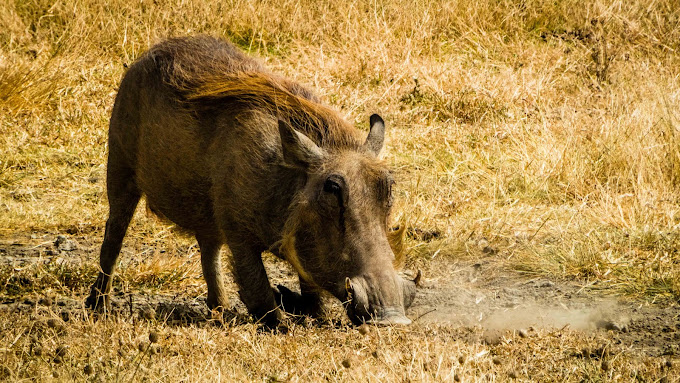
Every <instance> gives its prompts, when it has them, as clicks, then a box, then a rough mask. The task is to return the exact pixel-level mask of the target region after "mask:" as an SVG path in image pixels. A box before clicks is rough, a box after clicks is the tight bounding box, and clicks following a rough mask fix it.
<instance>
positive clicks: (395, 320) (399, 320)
mask: <svg viewBox="0 0 680 383" xmlns="http://www.w3.org/2000/svg"><path fill="white" fill-rule="evenodd" d="M366 323H368V324H374V325H378V326H392V325H404V326H406V325H410V324H411V320H410V319H408V317H406V315H404V314H403V313H402V312H401V310H399V309H394V308H388V309H384V310H383V313H382V317H380V318H375V319H370V320H367V321H366Z"/></svg>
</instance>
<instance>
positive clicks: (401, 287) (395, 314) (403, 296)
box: [345, 271, 421, 325]
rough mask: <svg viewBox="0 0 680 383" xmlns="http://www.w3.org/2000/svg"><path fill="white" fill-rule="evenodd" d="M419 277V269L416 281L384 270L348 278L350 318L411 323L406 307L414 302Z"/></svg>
mask: <svg viewBox="0 0 680 383" xmlns="http://www.w3.org/2000/svg"><path fill="white" fill-rule="evenodd" d="M420 277H421V273H420V271H418V275H417V276H416V278H415V279H414V280H413V281H410V280H406V279H403V278H401V277H399V276H398V275H397V274H396V273H390V274H382V275H381V276H380V278H371V277H355V278H347V280H346V281H345V289H346V292H347V299H346V302H347V304H346V309H347V314H348V316H349V318H350V319H351V320H352V322H353V323H355V324H360V323H368V324H375V325H409V324H411V320H410V319H409V318H408V317H407V316H406V314H405V311H406V309H408V308H409V307H410V306H411V304H412V303H413V299H414V298H415V295H416V285H417V284H418V282H419V281H420Z"/></svg>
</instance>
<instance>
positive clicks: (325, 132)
mask: <svg viewBox="0 0 680 383" xmlns="http://www.w3.org/2000/svg"><path fill="white" fill-rule="evenodd" d="M149 55H150V57H151V58H152V59H153V60H152V61H153V62H154V63H155V65H156V67H157V68H158V69H160V70H161V76H162V80H163V82H164V83H165V84H166V85H169V86H170V87H171V88H173V89H174V90H175V91H176V93H177V95H178V98H179V99H180V101H182V102H184V103H185V105H187V106H188V107H191V108H194V109H197V110H200V109H211V108H212V109H215V110H227V109H231V110H234V109H238V110H257V111H260V112H264V113H266V114H268V115H271V116H273V117H275V118H278V119H282V120H284V121H287V122H289V123H290V124H291V125H292V126H293V127H294V128H295V129H297V130H299V131H301V132H302V133H304V134H306V135H307V136H308V137H309V138H311V139H312V140H314V141H315V142H316V143H317V144H318V145H321V146H323V147H327V148H328V147H330V148H333V147H350V148H351V147H355V148H358V147H360V146H361V144H362V141H361V140H360V138H359V135H358V134H357V133H358V132H357V130H356V129H355V128H354V127H352V126H351V125H349V124H348V123H347V122H345V121H344V120H343V119H342V118H341V117H340V116H339V115H338V113H337V112H336V111H334V110H333V109H331V108H329V107H327V106H325V105H323V104H322V103H320V102H319V99H318V97H316V95H314V94H313V93H312V92H311V91H310V90H308V89H306V88H305V87H303V86H301V85H299V84H297V83H295V82H292V81H290V80H287V79H285V78H281V77H279V76H276V75H273V74H271V73H269V72H268V71H267V70H266V69H264V67H262V66H261V65H260V64H259V63H258V62H257V61H255V60H253V59H252V58H249V57H247V56H246V55H245V54H243V52H241V51H240V50H239V49H238V48H236V47H235V46H234V45H232V44H231V43H228V42H226V41H223V40H220V39H216V38H213V37H208V36H201V37H199V38H191V39H187V38H176V39H170V40H167V41H166V42H164V43H162V44H159V45H157V46H155V47H154V48H153V49H152V50H151V51H149Z"/></svg>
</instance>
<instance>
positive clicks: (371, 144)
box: [364, 114, 385, 157]
mask: <svg viewBox="0 0 680 383" xmlns="http://www.w3.org/2000/svg"><path fill="white" fill-rule="evenodd" d="M370 122H371V130H370V131H369V132H368V137H366V142H365V143H364V147H366V149H368V151H369V152H371V153H373V155H374V156H376V157H377V156H378V155H379V154H380V151H381V150H382V147H383V141H385V121H383V119H382V118H380V116H378V115H377V114H374V115H372V116H371V119H370Z"/></svg>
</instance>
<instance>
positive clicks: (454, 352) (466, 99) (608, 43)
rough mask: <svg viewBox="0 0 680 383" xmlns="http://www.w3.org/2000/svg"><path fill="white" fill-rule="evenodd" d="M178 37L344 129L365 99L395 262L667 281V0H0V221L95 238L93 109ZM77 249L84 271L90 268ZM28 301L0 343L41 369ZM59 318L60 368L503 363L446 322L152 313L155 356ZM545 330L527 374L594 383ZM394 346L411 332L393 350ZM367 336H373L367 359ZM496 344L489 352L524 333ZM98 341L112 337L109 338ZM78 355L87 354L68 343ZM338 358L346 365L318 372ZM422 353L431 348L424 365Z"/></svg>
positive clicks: (615, 288) (11, 361)
mask: <svg viewBox="0 0 680 383" xmlns="http://www.w3.org/2000/svg"><path fill="white" fill-rule="evenodd" d="M196 33H208V34H211V35H216V36H222V37H225V38H228V39H231V40H232V41H234V42H235V43H237V44H238V45H239V46H241V47H242V48H243V49H245V50H247V51H249V52H250V53H251V54H253V55H255V56H259V57H261V59H262V60H263V61H265V62H266V63H267V65H268V66H269V67H270V68H272V69H273V70H274V71H276V72H280V73H284V74H286V75H288V76H290V77H292V78H295V79H297V80H299V81H301V82H302V83H305V84H308V85H310V86H311V87H313V88H314V89H316V90H317V91H318V92H319V93H321V94H322V96H323V97H324V99H325V100H326V101H327V102H328V103H329V104H331V105H332V106H333V107H335V108H337V109H339V110H341V111H342V113H343V114H344V115H345V116H346V117H347V118H348V120H349V121H353V122H355V123H356V124H357V126H359V127H361V128H363V129H366V128H367V120H368V117H367V116H368V115H369V114H370V113H373V112H376V111H377V112H380V113H381V114H382V115H383V116H384V117H385V119H386V121H387V123H388V126H389V131H388V150H387V153H386V158H388V160H389V161H390V162H391V164H392V165H393V167H394V168H395V169H397V171H398V173H397V174H398V181H399V182H398V193H399V196H398V198H397V206H396V212H397V217H396V219H397V220H402V219H403V220H405V221H407V222H408V223H409V226H410V227H413V228H418V229H419V230H420V231H421V232H429V233H440V235H439V236H438V237H437V238H435V239H434V240H432V241H424V240H423V238H422V236H421V237H418V236H414V238H412V239H411V240H410V242H409V243H408V245H409V248H410V249H411V251H410V254H411V259H410V261H409V262H410V264H411V265H412V264H413V263H421V264H422V263H426V262H427V260H428V259H430V258H431V257H435V256H436V257H445V258H446V257H448V258H465V257H498V258H502V259H504V260H506V261H507V263H508V264H509V265H511V267H513V268H515V269H517V270H520V271H522V272H526V273H529V274H540V275H548V276H550V277H554V278H572V279H576V280H579V281H583V282H584V283H593V282H597V283H598V286H600V288H604V289H606V290H608V291H611V292H615V293H619V294H625V295H627V296H630V297H638V298H639V297H644V298H646V299H651V300H655V301H678V299H680V255H678V247H679V246H678V245H680V237H679V233H680V231H679V225H680V211H679V210H680V208H679V206H680V149H679V148H680V132H679V130H678V129H679V128H680V56H679V55H678V50H679V49H680V7H678V6H677V4H676V2H675V1H673V0H659V1H654V2H651V3H650V2H647V1H641V0H635V1H621V0H594V1H591V2H587V3H583V2H580V1H575V0H566V1H559V2H553V1H542V0H527V1H510V0H500V1H497V0H493V1H492V0H487V1H480V2H476V3H473V2H467V1H455V0H454V1H424V2H410V1H402V0H390V1H385V2H378V3H376V2H372V1H353V2H350V1H336V2H322V1H312V2H301V1H298V0H283V1H248V0H235V1H221V0H219V1H213V2H210V3H209V4H208V3H205V2H190V1H169V0H154V1H151V0H148V1H147V0H140V1H136V2H128V1H122V0H112V1H108V2H100V1H93V0H59V1H46V0H25V1H5V2H0V237H1V238H5V239H9V238H13V237H15V236H17V235H23V234H25V233H28V232H68V233H72V234H78V235H91V236H93V238H100V237H101V233H102V228H103V225H104V220H105V218H106V199H105V198H106V197H105V193H104V175H105V154H106V131H107V129H106V126H107V121H108V117H109V113H110V108H111V106H112V104H113V98H114V96H115V92H116V87H117V84H118V81H119V80H120V78H121V76H122V74H123V73H124V70H125V66H126V64H129V63H131V62H132V61H133V60H134V58H135V57H137V56H139V55H140V53H141V52H143V51H144V50H145V49H147V48H148V47H149V46H150V45H151V44H153V43H154V42H156V41H158V40H160V39H162V38H163V37H167V36H180V35H187V34H196ZM167 230H168V228H167V227H166V226H164V225H162V224H159V223H157V222H155V220H154V219H153V218H149V217H146V216H145V215H144V214H138V215H137V218H136V219H135V221H134V223H133V226H132V228H131V231H130V234H129V237H128V242H127V243H129V244H131V246H132V248H133V249H137V250H139V249H141V248H142V246H143V244H150V243H151V244H155V243H161V244H167V243H171V244H173V243H174V244H176V245H172V246H178V248H179V249H181V251H179V250H178V252H184V253H187V252H188V253H190V254H195V252H196V249H195V247H193V244H192V242H191V241H189V240H187V239H169V236H168V231H167ZM173 241H175V242H173ZM95 242H96V241H95ZM480 244H481V245H480ZM92 253H93V257H92V259H91V260H90V262H91V264H92V265H94V262H95V261H94V259H95V258H94V257H95V256H96V249H93V250H92ZM140 253H141V250H139V251H138V252H137V253H136V254H137V255H139V254H140ZM189 258H190V259H193V261H191V262H190V263H188V264H187V263H186V262H185V263H183V262H184V261H182V259H181V258H178V260H173V261H164V260H161V259H162V256H161V255H158V254H157V255H155V256H153V257H151V258H150V259H149V260H146V261H141V264H139V265H137V264H130V265H128V266H125V267H123V269H122V270H123V271H122V274H121V280H122V281H123V282H121V283H123V284H129V285H132V286H144V287H148V288H163V289H173V288H179V286H184V285H183V283H186V280H187V279H186V277H187V275H195V274H196V273H198V268H197V264H196V262H195V257H194V256H191V257H189ZM124 259H125V258H124ZM124 259H123V261H124ZM154 260H155V261H154ZM154 262H156V263H154ZM82 268H83V270H82V274H83V275H86V274H90V273H91V271H92V270H91V269H90V266H82ZM173 270H178V271H177V272H176V273H175V271H173ZM44 273H45V274H46V275H50V274H54V275H61V274H59V272H58V271H55V270H52V269H46V271H45V272H44ZM173 273H174V274H173ZM183 273H184V274H183ZM56 278H57V280H59V281H60V282H59V283H61V284H64V283H65V282H63V281H62V280H61V279H59V277H56ZM88 278H89V277H87V276H83V277H82V279H78V278H75V279H74V280H73V282H72V283H73V286H74V287H73V288H75V289H76V291H77V292H80V291H82V289H83V288H85V287H86V285H87V284H88V283H90V280H89V279H88ZM164 278H165V279H164ZM183 278H184V279H183ZM182 281H184V282H182ZM45 283H46V284H47V285H49V286H51V288H56V287H55V286H56V285H57V284H56V282H49V281H47V280H46V282H45ZM192 285H193V282H192ZM84 286H85V287H84ZM67 289H68V287H63V288H62V290H61V291H66V290H67ZM2 291H3V294H4V295H7V294H8V290H7V289H3V290H2ZM17 294H19V293H18V292H17ZM31 320H32V319H29V318H23V317H17V318H16V321H17V323H18V325H17V326H16V329H17V330H16V332H17V333H16V334H15V335H10V333H12V331H9V330H11V328H9V326H10V325H14V323H8V322H5V321H4V320H3V321H0V323H2V327H3V330H2V334H3V336H2V340H3V342H2V343H3V344H7V342H9V343H12V342H14V343H12V346H4V347H5V349H4V351H3V352H4V358H5V361H6V364H7V365H8V366H9V367H10V368H11V369H12V371H13V372H12V374H13V375H11V376H12V377H14V378H17V379H18V378H19V377H21V376H39V377H45V376H47V375H49V374H50V373H51V372H50V371H52V370H51V369H52V368H53V367H54V365H53V364H51V363H48V361H47V359H46V358H47V357H42V358H36V359H30V358H29V357H27V356H26V355H29V354H30V353H29V352H28V351H27V350H28V347H29V343H27V342H28V340H27V339H28V337H27V336H26V335H21V331H22V329H30V328H32V327H31V326H32V325H31V323H30V321H31ZM76 324H77V325H76V326H75V327H73V328H69V329H68V336H69V341H71V342H73V343H72V348H73V349H74V355H75V356H73V358H72V359H69V361H68V362H67V363H63V364H61V365H59V366H56V367H54V369H56V370H58V371H61V372H60V373H61V374H62V375H60V376H61V377H62V378H63V379H77V380H80V379H84V378H85V377H84V375H82V374H83V372H82V368H83V366H82V365H83V364H84V363H94V364H95V365H96V367H95V371H96V372H97V374H100V376H102V377H104V379H105V380H111V379H118V380H129V379H130V378H131V377H132V375H134V376H135V378H142V377H144V376H147V377H154V376H156V377H157V376H158V375H157V374H161V375H160V376H162V378H160V379H161V380H181V379H184V378H186V379H188V380H203V378H204V377H208V378H210V379H217V377H218V376H219V373H221V374H222V377H223V379H229V378H231V377H235V378H236V379H241V380H252V379H257V380H261V379H265V380H266V379H270V378H271V379H270V380H272V381H275V380H276V379H278V378H275V376H278V377H280V378H281V379H283V377H284V376H288V377H296V378H297V379H298V380H307V379H308V378H312V379H315V380H320V379H330V380H362V381H363V380H380V381H382V380H386V379H388V378H390V377H391V378H394V377H409V378H410V379H413V380H421V379H422V380H450V378H451V377H452V375H451V374H456V373H462V376H466V377H474V378H471V379H472V380H495V379H499V380H505V379H507V378H506V377H505V375H502V371H505V370H506V368H505V366H503V368H500V367H495V365H493V364H489V363H490V362H489V361H490V359H489V358H490V357H489V356H484V357H481V358H480V360H479V362H478V363H477V362H475V364H474V365H472V364H470V365H465V366H458V364H456V363H457V362H454V361H455V360H457V358H458V355H459V354H465V355H475V354H476V353H478V352H480V351H483V350H482V349H477V348H475V347H478V346H471V345H469V344H464V343H459V342H456V341H455V340H453V339H451V338H447V337H446V336H445V335H442V334H446V332H445V331H444V332H443V333H442V334H439V335H428V334H429V333H428V332H427V331H426V330H425V329H420V328H417V329H414V330H412V331H407V332H405V333H399V332H390V331H391V330H381V332H380V333H379V334H378V335H375V336H374V337H373V338H371V340H370V341H366V340H363V339H362V338H361V337H359V336H357V335H356V334H346V332H343V331H340V330H329V331H326V330H314V329H300V331H299V334H300V335H301V336H297V335H296V336H295V337H288V336H277V335H262V334H256V333H255V332H254V330H251V329H250V328H234V329H228V330H227V331H225V330H224V329H213V328H208V329H194V328H166V330H164V331H167V335H168V336H169V338H167V339H165V340H164V342H165V343H163V348H164V349H165V348H166V347H167V348H168V352H170V350H175V351H176V352H177V354H176V355H175V354H165V351H164V353H162V355H163V356H165V355H170V358H169V359H168V360H165V359H163V362H162V363H161V362H160V360H161V357H160V356H148V355H141V354H139V353H137V352H136V351H134V350H136V346H135V345H134V343H135V342H136V340H135V339H136V337H143V336H146V335H145V334H146V333H145V332H146V331H148V328H146V327H145V326H148V325H147V324H139V323H130V322H129V321H123V320H122V321H119V322H115V321H114V322H97V323H91V322H89V321H88V320H85V319H84V320H83V321H82V322H76ZM6 330H8V331H9V332H8V331H6ZM31 331H32V330H31ZM428 331H429V330H428ZM90 334H95V335H96V336H94V337H93V336H92V335H90ZM14 336H18V338H17V340H16V341H15V340H14V339H13V337H14ZM60 336H61V335H54V334H48V335H47V339H48V341H47V342H51V343H49V344H46V345H45V347H48V348H51V347H53V346H55V345H56V343H58V342H62V341H64V340H62V339H64V338H63V337H62V338H60ZM119 337H124V338H125V339H124V340H122V341H121V342H122V343H116V342H118V340H117V339H118V338H119ZM10 338H12V339H10ZM92 338H96V339H97V340H96V341H95V342H94V343H92V344H89V345H88V346H84V345H82V344H81V343H79V342H85V340H86V339H87V340H90V339H92ZM568 338H569V340H568V341H566V343H564V344H562V343H560V340H559V339H558V340H554V341H553V340H552V338H550V339H551V340H550V341H546V342H545V343H542V346H541V347H556V348H557V350H559V351H556V354H555V355H549V354H547V353H543V354H540V356H539V357H538V359H535V360H523V361H519V359H515V362H516V363H519V364H518V365H517V366H516V368H517V369H520V370H521V371H525V372H526V373H529V372H531V373H532V374H543V375H533V376H534V377H536V378H537V379H539V380H544V379H541V378H540V377H544V378H545V379H548V380H552V379H553V377H554V378H555V380H557V379H560V377H562V378H565V379H567V380H579V379H586V380H598V379H607V377H606V375H605V374H606V373H605V372H602V371H601V370H598V369H597V368H596V367H597V366H595V364H593V363H594V362H592V361H590V360H588V361H586V360H583V361H579V362H577V363H575V364H574V362H573V361H572V362H569V361H565V360H562V359H560V356H559V355H562V354H560V352H562V353H563V352H566V351H564V350H567V349H569V347H571V346H570V344H572V343H573V344H577V343H578V342H581V341H582V340H579V339H578V337H568ZM256 339H257V340H256ZM41 342H42V340H41ZM300 342H302V343H300ZM380 342H383V343H380ZM570 342H572V343H570ZM410 343H418V344H419V345H421V346H422V347H418V350H416V351H412V354H409V352H411V351H410V350H407V349H405V348H404V347H405V346H404V345H405V344H410ZM558 343H559V344H558ZM319 344H322V345H324V347H321V348H320V347H319V346H318V345H319ZM180 345H181V347H180ZM378 345H380V347H381V348H380V349H384V350H389V352H392V353H393V354H394V355H389V356H388V355H387V354H386V355H382V354H381V357H380V358H378V359H371V357H370V356H367V355H369V354H370V352H371V351H372V350H373V349H374V348H375V347H378ZM88 347H89V348H90V349H88ZM503 347H505V346H503ZM503 347H501V348H500V349H499V350H497V352H500V353H503V352H510V351H507V350H511V351H512V352H520V353H523V355H531V354H532V353H534V352H536V351H535V350H531V349H530V348H531V346H530V345H525V346H523V345H522V344H514V343H513V344H512V345H508V346H507V347H508V348H507V350H506V349H505V348H503ZM524 348H526V349H524ZM119 349H122V350H128V349H130V350H132V351H130V350H128V351H123V354H124V355H123V356H116V355H117V354H116V352H117V350H119ZM7 350H11V353H7ZM244 350H249V351H244ZM504 350H506V351H504ZM175 351H173V352H175ZM88 352H89V353H90V357H89V358H102V359H101V360H100V359H97V360H94V359H92V360H90V359H88V358H87V357H85V355H86V354H87V353H88ZM386 352H387V351H386ZM494 352H496V351H494ZM350 354H352V355H354V357H356V358H357V362H356V366H354V367H352V368H350V369H343V368H342V367H339V365H340V364H339V363H340V362H339V361H340V360H342V358H345V357H348V356H349V355H350ZM189 355H194V357H188V356H189ZM287 355H288V356H287ZM440 356H441V358H444V359H443V360H442V362H441V363H443V366H444V367H438V368H439V370H433V369H432V368H431V367H428V369H427V370H426V368H425V367H424V365H426V364H428V363H431V362H432V360H435V361H436V360H437V358H440ZM286 357H291V358H294V362H291V363H290V364H288V363H284V364H285V365H286V366H295V367H286V368H289V369H288V370H285V369H283V366H282V365H281V362H280V361H282V360H284V359H285V358H286ZM27 358H28V359H27ZM125 358H128V359H129V358H137V359H134V360H135V363H130V364H128V363H127V362H125V361H126V360H127V359H125ZM433 358H434V359H433ZM546 358H547V359H546ZM487 359H488V360H487ZM24 362H25V363H28V365H27V366H25V367H24V368H23V370H14V368H15V367H16V366H18V365H19V364H20V363H24ZM138 362H141V364H143V365H144V366H145V368H144V369H143V370H142V368H141V367H139V368H137V367H135V366H136V363H138ZM109 363H110V364H111V368H108V367H107V368H104V367H103V366H109ZM437 363H439V362H437ZM569 363H571V364H569ZM614 363H615V364H616V362H614ZM635 363H638V364H635ZM141 364H140V366H141ZM567 365H569V366H570V367H568V368H567V367H565V366H567ZM50 366H52V367H50ZM116 366H118V367H116ZM206 366H207V367H206ZM277 366H278V367H277ZM311 366H316V367H314V369H312V367H311ZM594 366H595V367H594ZM543 367H544V368H545V369H543V370H542V369H541V368H543ZM622 368H624V370H621V371H627V372H622V373H621V374H620V375H618V378H617V379H618V380H630V379H632V377H631V376H632V375H630V374H629V375H626V374H628V372H630V371H638V372H640V371H645V372H644V374H648V375H645V376H647V377H648V378H645V379H650V380H652V379H653V377H655V376H659V375H658V374H660V372H658V371H657V372H649V371H652V370H653V369H652V368H651V367H649V366H647V365H645V362H642V361H639V362H632V364H630V365H626V366H625V367H622ZM21 371H23V372H21ZM115 371H117V372H115ZM134 371H136V373H135V372H134ZM218 371H221V372H218ZM433 371H437V372H433ZM547 371H552V373H554V374H556V375H551V374H550V373H548V372H547ZM570 371H571V372H570ZM610 371H611V370H610ZM654 371H656V370H654ZM114 372H115V373H116V374H118V375H110V374H113V373H114ZM0 373H2V371H0ZM641 373H642V372H641ZM21 374H24V375H21ZM163 374H165V375H163ZM202 374H208V375H202ZM546 374H547V375H546ZM631 374H632V372H631ZM525 377H526V375H525ZM609 377H610V378H611V377H613V376H609ZM466 379H467V378H466Z"/></svg>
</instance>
